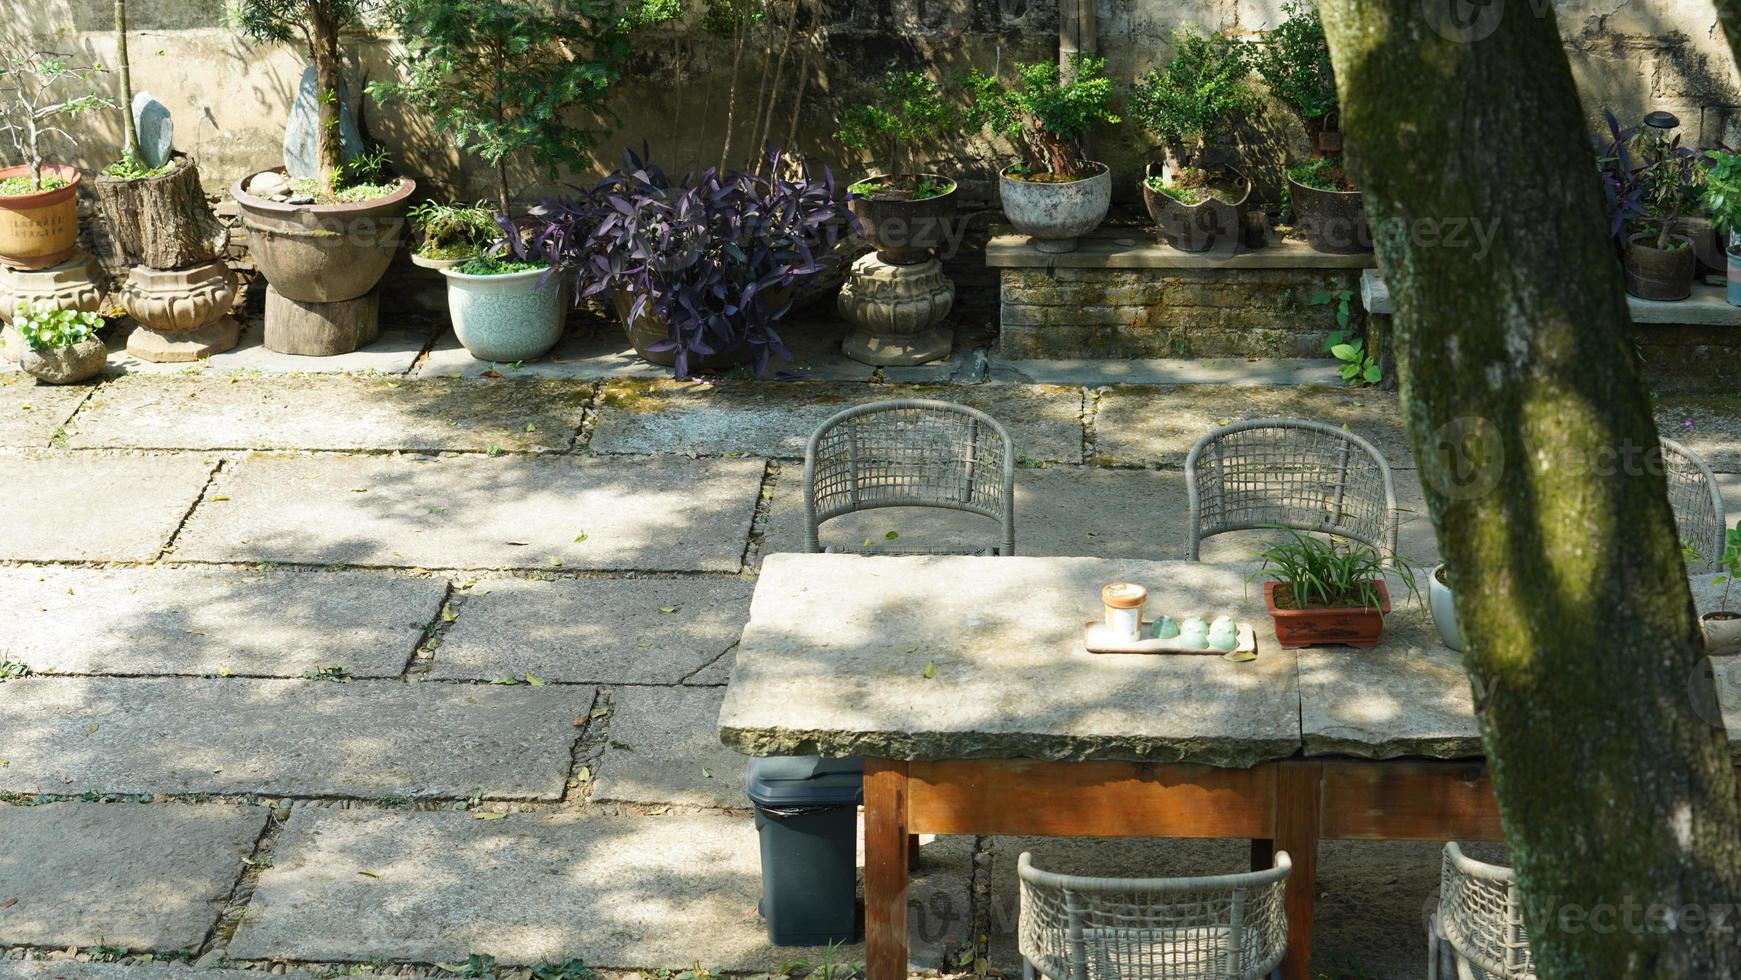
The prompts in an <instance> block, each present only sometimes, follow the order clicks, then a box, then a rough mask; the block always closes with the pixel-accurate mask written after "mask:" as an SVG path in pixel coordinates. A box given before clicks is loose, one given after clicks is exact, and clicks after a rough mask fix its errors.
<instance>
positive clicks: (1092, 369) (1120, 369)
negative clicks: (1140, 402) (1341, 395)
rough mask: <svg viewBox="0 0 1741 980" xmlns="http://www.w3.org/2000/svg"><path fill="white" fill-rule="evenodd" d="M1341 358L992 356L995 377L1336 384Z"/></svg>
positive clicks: (1029, 380) (1092, 383) (1034, 380)
mask: <svg viewBox="0 0 1741 980" xmlns="http://www.w3.org/2000/svg"><path fill="white" fill-rule="evenodd" d="M1337 363H1338V362H1336V361H1334V360H1329V359H1327V358H1323V357H1309V358H1308V357H1267V358H1262V359H1259V360H1247V359H1245V358H1243V357H1240V358H1194V357H1192V358H1186V357H1176V358H1175V357H1157V358H1146V359H1145V358H1130V359H1128V360H1083V359H1065V358H1036V359H1020V360H1017V359H1012V358H1006V357H996V356H994V357H992V358H991V359H990V366H991V371H992V374H993V375H994V376H1001V377H1007V378H1009V379H1010V380H1012V381H1021V382H1026V383H1039V384H1053V385H1087V386H1089V387H1095V386H1099V385H1114V384H1119V385H1233V386H1237V387H1267V386H1270V385H1338V384H1341V383H1342V382H1341V379H1340V377H1339V376H1338V375H1337V374H1336V365H1337Z"/></svg>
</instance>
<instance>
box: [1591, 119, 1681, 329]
mask: <svg viewBox="0 0 1741 980" xmlns="http://www.w3.org/2000/svg"><path fill="white" fill-rule="evenodd" d="M1603 114H1604V116H1605V118H1606V119H1607V122H1608V136H1609V139H1608V141H1607V144H1606V146H1604V147H1603V148H1602V149H1601V151H1600V153H1599V156H1598V158H1597V168H1598V171H1599V173H1600V174H1601V176H1602V186H1603V191H1604V195H1605V197H1606V199H1607V204H1608V219H1609V231H1610V232H1611V233H1612V234H1613V235H1614V238H1615V241H1616V242H1617V243H1618V245H1619V247H1620V249H1621V267H1622V272H1623V278H1624V281H1625V285H1626V291H1627V292H1628V293H1630V294H1631V295H1633V296H1637V297H1639V298H1640V299H1651V300H1665V301H1672V300H1682V299H1686V298H1687V297H1688V296H1690V295H1692V291H1693V279H1694V275H1695V273H1696V272H1697V269H1698V259H1697V254H1696V253H1695V251H1694V249H1693V243H1692V239H1691V237H1689V236H1688V235H1687V234H1685V232H1684V231H1683V230H1682V228H1681V227H1680V218H1681V216H1682V214H1683V213H1684V212H1685V211H1686V210H1687V208H1688V207H1690V206H1692V205H1693V204H1694V203H1695V202H1696V200H1697V191H1696V181H1697V179H1698V167H1697V159H1698V158H1697V155H1696V154H1694V153H1693V151H1692V150H1690V149H1688V148H1686V147H1684V146H1681V141H1680V134H1678V133H1676V134H1675V135H1673V136H1670V135H1669V131H1670V130H1672V129H1674V128H1675V127H1676V126H1679V125H1680V120H1679V119H1677V118H1676V117H1675V116H1674V115H1673V114H1672V113H1668V112H1661V111H1658V112H1652V113H1649V114H1648V115H1646V116H1645V117H1644V120H1643V122H1642V123H1641V124H1640V125H1638V126H1633V127H1630V128H1627V129H1622V128H1621V127H1620V124H1619V122H1618V120H1616V119H1615V117H1614V113H1613V112H1611V111H1609V110H1607V109H1604V110H1603Z"/></svg>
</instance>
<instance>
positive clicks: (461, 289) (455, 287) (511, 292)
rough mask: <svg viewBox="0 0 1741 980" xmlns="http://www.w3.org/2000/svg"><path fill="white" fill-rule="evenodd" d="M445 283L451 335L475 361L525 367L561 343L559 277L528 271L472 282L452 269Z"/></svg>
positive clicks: (562, 293)
mask: <svg viewBox="0 0 1741 980" xmlns="http://www.w3.org/2000/svg"><path fill="white" fill-rule="evenodd" d="M441 274H442V275H443V276H446V277H447V308H448V311H449V313H450V314H451V315H452V316H453V332H454V334H455V335H456V336H458V337H459V342H460V343H462V344H464V345H465V349H466V350H467V351H470V352H471V355H472V356H473V357H475V358H477V359H478V360H480V361H509V362H512V361H530V360H533V359H535V358H539V357H543V356H544V354H545V353H546V352H547V351H549V350H550V348H552V347H555V346H556V342H557V341H558V340H561V339H562V328H563V327H564V326H565V325H566V323H567V319H566V314H567V312H568V311H567V307H566V304H565V303H564V302H563V301H564V300H565V299H566V298H567V290H566V289H564V288H563V279H562V274H561V273H560V272H556V273H553V272H551V271H550V270H548V269H531V270H528V271H526V272H507V273H503V274H501V275H494V276H474V275H469V274H467V273H464V272H461V271H460V270H459V269H457V268H448V269H443V270H441Z"/></svg>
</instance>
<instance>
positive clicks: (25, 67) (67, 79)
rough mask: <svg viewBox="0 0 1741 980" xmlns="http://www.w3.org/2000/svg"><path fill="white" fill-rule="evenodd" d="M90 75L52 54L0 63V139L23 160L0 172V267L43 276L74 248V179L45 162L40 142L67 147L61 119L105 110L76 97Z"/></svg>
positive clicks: (97, 99)
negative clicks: (54, 140)
mask: <svg viewBox="0 0 1741 980" xmlns="http://www.w3.org/2000/svg"><path fill="white" fill-rule="evenodd" d="M98 70H99V69H96V68H79V67H74V66H71V65H68V64H67V63H66V62H65V61H64V60H63V59H61V58H60V57H58V56H53V55H50V56H46V57H35V56H26V55H12V56H10V57H8V58H7V59H6V60H5V61H4V62H0V134H5V136H7V137H8V139H9V141H10V142H11V144H12V148H13V149H14V150H15V151H16V152H17V155H18V158H19V159H21V160H22V161H24V162H23V163H21V164H19V165H17V166H12V167H6V168H3V169H0V264H5V265H8V266H11V267H12V268H14V269H46V268H49V267H51V266H55V265H59V264H60V263H62V262H65V261H66V260H67V259H69V258H71V257H72V254H73V251H74V249H76V248H77V247H78V236H79V210H78V185H79V181H80V179H81V178H80V175H79V172H78V170H77V169H76V168H74V167H69V166H63V165H60V164H51V163H47V162H45V160H44V158H43V152H44V151H43V141H44V140H45V139H46V138H47V137H49V136H56V137H59V138H60V139H62V140H64V141H66V142H69V143H71V142H75V141H74V140H73V138H72V136H71V135H70V134H69V133H68V132H67V131H66V129H65V128H63V127H62V126H61V125H60V120H61V119H62V118H66V119H72V118H75V117H78V116H80V115H83V114H85V113H87V112H91V111H93V110H95V109H99V108H103V107H108V106H112V105H113V103H111V102H110V101H109V100H108V99H105V98H103V97H102V96H100V95H96V94H92V93H86V94H82V95H81V94H76V89H77V88H78V87H79V86H81V85H83V84H84V83H86V82H88V81H89V80H90V79H91V78H92V76H94V75H95V74H96V73H97V72H98ZM69 90H70V91H69Z"/></svg>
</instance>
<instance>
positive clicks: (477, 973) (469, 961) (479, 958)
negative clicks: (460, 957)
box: [436, 953, 496, 980]
mask: <svg viewBox="0 0 1741 980" xmlns="http://www.w3.org/2000/svg"><path fill="white" fill-rule="evenodd" d="M436 966H439V967H441V968H442V969H443V970H446V971H447V972H449V973H451V974H453V975H454V976H456V977H465V978H467V980H487V978H490V977H494V976H495V975H496V958H495V957H494V956H491V955H489V954H488V953H472V954H470V955H468V956H467V957H466V958H465V962H464V963H437V964H436Z"/></svg>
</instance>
